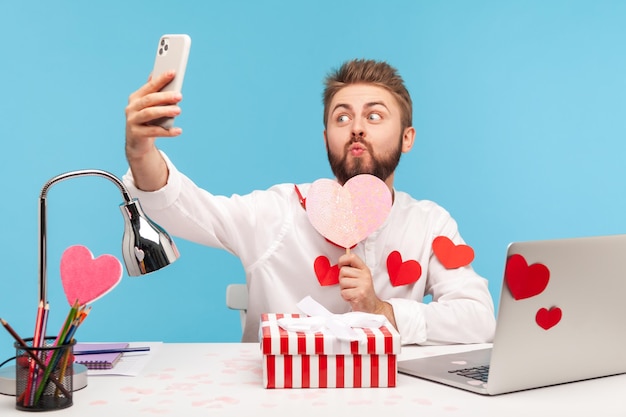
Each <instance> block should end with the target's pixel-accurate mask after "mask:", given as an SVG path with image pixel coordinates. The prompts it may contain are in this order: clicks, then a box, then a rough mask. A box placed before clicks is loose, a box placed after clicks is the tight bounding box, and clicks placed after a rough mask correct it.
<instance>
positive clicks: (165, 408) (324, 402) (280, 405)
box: [0, 343, 626, 417]
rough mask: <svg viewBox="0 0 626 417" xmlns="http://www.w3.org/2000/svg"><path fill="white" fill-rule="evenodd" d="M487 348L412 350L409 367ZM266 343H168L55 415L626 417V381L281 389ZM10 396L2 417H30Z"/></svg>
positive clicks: (410, 382)
mask: <svg viewBox="0 0 626 417" xmlns="http://www.w3.org/2000/svg"><path fill="white" fill-rule="evenodd" d="M484 346H485V345H474V346H471V347H467V346H443V347H404V348H403V350H402V354H401V355H400V358H401V359H410V358H414V357H420V356H429V355H435V354H441V353H448V352H452V351H458V350H463V349H470V348H478V347H484ZM261 378H262V373H261V353H260V350H259V345H258V344H239V343H223V344H219V343H189V344H164V345H163V346H162V347H161V348H160V350H159V351H158V353H157V354H156V356H155V358H154V359H153V360H152V361H151V362H150V364H149V365H148V366H147V368H146V369H145V370H144V371H143V372H142V374H141V375H140V376H138V377H124V376H100V377H93V376H91V377H89V385H88V386H87V388H85V389H83V390H81V391H78V392H75V393H74V405H73V406H72V407H70V408H67V409H65V410H61V411H55V412H52V415H63V416H67V417H70V416H80V417H84V416H90V417H98V416H102V417H111V416H115V417H126V416H133V417H136V416H185V417H190V416H238V417H245V416H254V417H260V416H272V417H277V416H289V415H293V416H298V417H301V416H309V415H311V416H317V417H334V416H379V417H386V416H394V417H396V416H397V417H402V416H429V417H430V416H446V417H453V416H480V415H487V416H494V415H502V416H507V417H509V416H524V417H528V416H554V417H556V416H568V417H572V416H586V417H587V416H625V415H626V375H619V376H613V377H607V378H600V379H596V380H591V381H583V382H576V383H572V384H566V385H560V386H555V387H548V388H541V389H535V390H530V391H524V392H517V393H512V394H505V395H500V396H496V397H484V396H481V395H478V394H472V393H468V392H465V391H461V390H458V389H455V388H450V387H447V386H443V385H439V384H436V383H433V382H428V381H423V380H420V379H417V378H412V377H408V376H405V375H402V374H400V375H398V386H397V387H395V388H358V389H277V390H267V389H264V388H262V383H261ZM25 413H27V412H23V411H18V410H16V409H15V397H9V396H3V395H0V416H2V417H10V416H18V415H19V416H22V417H23V416H24V415H26V414H25Z"/></svg>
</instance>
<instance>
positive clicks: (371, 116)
mask: <svg viewBox="0 0 626 417" xmlns="http://www.w3.org/2000/svg"><path fill="white" fill-rule="evenodd" d="M367 118H368V119H369V120H380V119H382V117H381V116H380V114H378V113H372V114H370V115H369V116H367Z"/></svg>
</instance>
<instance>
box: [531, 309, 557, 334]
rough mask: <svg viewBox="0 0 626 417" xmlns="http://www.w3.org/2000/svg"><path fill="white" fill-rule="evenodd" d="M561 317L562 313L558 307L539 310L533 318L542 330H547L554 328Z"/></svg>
mask: <svg viewBox="0 0 626 417" xmlns="http://www.w3.org/2000/svg"><path fill="white" fill-rule="evenodd" d="M562 317H563V312H562V311H561V309H560V308H558V307H552V308H551V309H550V310H548V309H547V308H540V309H539V311H537V315H536V316H535V321H536V322H537V324H538V325H539V327H541V328H542V329H544V330H548V329H550V328H552V327H554V326H556V325H557V324H558V323H559V322H560V321H561V318H562Z"/></svg>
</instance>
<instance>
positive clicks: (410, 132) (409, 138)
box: [402, 126, 415, 153]
mask: <svg viewBox="0 0 626 417" xmlns="http://www.w3.org/2000/svg"><path fill="white" fill-rule="evenodd" d="M414 143H415V128H414V127H413V126H409V127H407V128H406V129H404V133H403V135H402V153H407V152H408V151H410V150H411V148H413V144H414Z"/></svg>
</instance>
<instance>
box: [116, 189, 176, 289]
mask: <svg viewBox="0 0 626 417" xmlns="http://www.w3.org/2000/svg"><path fill="white" fill-rule="evenodd" d="M120 209H121V210H122V216H123V217H124V237H123V238H122V256H123V258H124V264H125V265H126V270H127V271H128V275H130V276H133V277H136V276H139V275H144V274H149V273H150V272H154V271H157V270H159V269H161V268H163V267H165V266H168V265H169V264H171V263H172V262H174V261H175V260H176V259H178V257H179V256H180V255H179V253H178V250H177V249H176V245H174V242H173V241H172V239H171V238H170V236H169V235H168V234H167V233H166V232H165V230H163V228H161V226H159V225H158V224H156V223H154V222H153V221H152V220H150V218H149V217H148V216H146V215H145V213H144V212H143V209H142V208H141V204H139V200H137V199H133V200H132V201H130V202H127V203H124V204H121V205H120Z"/></svg>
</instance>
